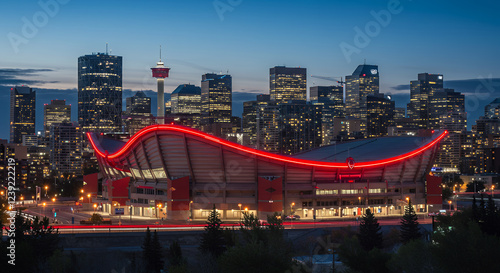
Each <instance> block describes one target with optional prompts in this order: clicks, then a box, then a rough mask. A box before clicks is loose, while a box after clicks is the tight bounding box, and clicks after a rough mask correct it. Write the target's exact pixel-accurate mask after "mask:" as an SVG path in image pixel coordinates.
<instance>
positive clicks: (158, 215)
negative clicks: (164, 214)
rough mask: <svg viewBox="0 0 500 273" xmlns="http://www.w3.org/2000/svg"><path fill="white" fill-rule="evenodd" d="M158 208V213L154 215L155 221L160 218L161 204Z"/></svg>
mask: <svg viewBox="0 0 500 273" xmlns="http://www.w3.org/2000/svg"><path fill="white" fill-rule="evenodd" d="M157 206H158V213H156V219H158V218H160V210H161V203H160V204H158V205H157Z"/></svg>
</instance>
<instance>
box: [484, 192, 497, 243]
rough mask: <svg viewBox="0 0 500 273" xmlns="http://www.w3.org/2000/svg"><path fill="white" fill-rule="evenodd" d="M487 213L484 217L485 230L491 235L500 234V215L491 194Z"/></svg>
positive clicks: (487, 204)
mask: <svg viewBox="0 0 500 273" xmlns="http://www.w3.org/2000/svg"><path fill="white" fill-rule="evenodd" d="M485 211H486V215H485V217H484V223H483V226H482V228H483V232H485V233H486V234H489V235H497V236H499V235H500V215H499V213H498V209H497V207H496V205H495V201H493V198H492V197H491V195H489V196H488V202H487V203H486V209H485Z"/></svg>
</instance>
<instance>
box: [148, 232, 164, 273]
mask: <svg viewBox="0 0 500 273" xmlns="http://www.w3.org/2000/svg"><path fill="white" fill-rule="evenodd" d="M149 262H150V264H151V268H152V269H153V271H152V272H160V271H161V270H162V269H163V264H164V262H163V255H162V248H161V244H160V240H159V239H158V233H156V230H155V232H154V234H153V240H152V241H151V257H150V261H149Z"/></svg>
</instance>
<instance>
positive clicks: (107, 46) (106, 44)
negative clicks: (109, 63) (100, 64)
mask: <svg viewBox="0 0 500 273" xmlns="http://www.w3.org/2000/svg"><path fill="white" fill-rule="evenodd" d="M106 55H108V43H106Z"/></svg>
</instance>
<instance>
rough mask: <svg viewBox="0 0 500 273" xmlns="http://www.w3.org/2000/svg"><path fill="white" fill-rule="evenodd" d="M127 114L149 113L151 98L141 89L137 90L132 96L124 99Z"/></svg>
mask: <svg viewBox="0 0 500 273" xmlns="http://www.w3.org/2000/svg"><path fill="white" fill-rule="evenodd" d="M126 102H127V105H126V107H127V108H126V109H127V114H128V115H142V116H150V115H151V98H150V97H148V96H146V94H145V93H144V92H143V91H138V92H137V93H135V95H134V96H133V97H128V98H127V99H126Z"/></svg>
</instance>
